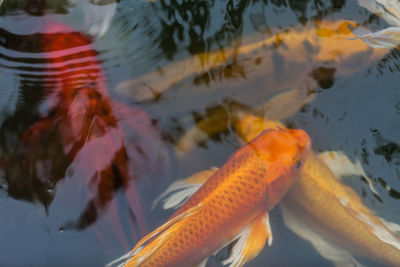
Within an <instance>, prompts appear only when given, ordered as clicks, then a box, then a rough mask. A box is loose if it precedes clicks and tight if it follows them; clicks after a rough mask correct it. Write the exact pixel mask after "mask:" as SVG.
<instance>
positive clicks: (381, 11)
mask: <svg viewBox="0 0 400 267" xmlns="http://www.w3.org/2000/svg"><path fill="white" fill-rule="evenodd" d="M358 4H359V5H360V6H362V7H364V8H366V9H368V10H369V11H370V12H372V13H375V14H376V15H378V16H380V17H382V18H383V19H384V20H385V21H386V22H387V23H389V24H390V25H392V26H400V3H399V1H398V0H358Z"/></svg>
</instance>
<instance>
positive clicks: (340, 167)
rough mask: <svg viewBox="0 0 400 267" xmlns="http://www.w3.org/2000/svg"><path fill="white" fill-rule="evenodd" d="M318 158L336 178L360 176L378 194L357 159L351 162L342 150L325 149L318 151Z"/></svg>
mask: <svg viewBox="0 0 400 267" xmlns="http://www.w3.org/2000/svg"><path fill="white" fill-rule="evenodd" d="M318 158H319V159H320V160H322V161H323V162H324V163H325V164H326V165H327V166H328V167H329V168H330V169H331V171H332V173H333V175H334V176H335V178H336V179H337V180H342V178H343V177H344V176H346V175H357V176H362V177H364V179H365V180H366V181H367V183H368V186H369V188H370V189H371V191H372V192H374V193H375V194H376V195H377V196H379V194H378V191H376V189H375V187H374V185H373V183H372V181H371V179H370V178H369V177H368V176H367V175H366V174H365V171H364V169H363V167H362V166H361V163H360V161H359V160H358V159H357V160H356V163H353V162H352V161H351V160H350V159H349V158H348V157H347V156H346V155H345V154H344V152H343V151H325V152H323V153H320V154H319V155H318Z"/></svg>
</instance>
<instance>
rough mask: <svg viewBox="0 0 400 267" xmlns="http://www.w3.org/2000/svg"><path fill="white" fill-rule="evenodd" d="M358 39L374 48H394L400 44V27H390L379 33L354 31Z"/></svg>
mask: <svg viewBox="0 0 400 267" xmlns="http://www.w3.org/2000/svg"><path fill="white" fill-rule="evenodd" d="M352 31H353V33H354V35H355V36H357V37H356V38H352V39H360V40H362V41H363V42H364V43H366V44H367V45H369V46H370V47H373V48H394V47H397V46H398V45H399V44H400V27H389V28H386V29H383V30H380V31H377V32H369V31H367V30H364V29H359V28H356V29H353V30H352Z"/></svg>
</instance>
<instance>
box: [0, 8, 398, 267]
mask: <svg viewBox="0 0 400 267" xmlns="http://www.w3.org/2000/svg"><path fill="white" fill-rule="evenodd" d="M348 24H351V25H356V24H357V25H362V26H363V27H365V28H368V29H371V30H379V29H382V28H384V27H388V26H389V25H388V24H387V23H386V22H385V21H384V20H382V19H381V18H380V17H378V16H376V15H375V14H373V13H371V12H369V11H368V10H366V9H365V8H363V7H360V6H359V5H358V3H357V1H345V0H338V1H335V0H330V1H317V0H315V1H311V0H301V1H294V0H293V1H290V0H276V1H274V0H270V1H268V0H254V1H244V0H243V1H242V0H197V1H186V0H181V1H175V0H169V1H168V0H151V1H150V0H149V1H142V0H138V1H128V0H120V1H112V0H109V1H89V0H76V1H68V0H42V1H29V0H12V1H9V0H4V2H3V3H2V4H1V6H0V86H1V88H0V168H1V171H0V214H2V215H1V217H0V218H1V219H0V266H104V265H105V264H106V263H108V262H110V261H111V260H113V259H115V258H117V257H119V256H120V255H122V254H124V253H126V252H127V251H128V250H130V249H132V248H133V246H134V245H135V244H136V242H138V240H139V239H140V238H141V237H143V236H144V235H145V234H147V233H149V232H150V231H151V230H153V229H155V228H156V227H158V226H159V225H161V224H162V223H163V222H165V220H166V219H168V217H169V216H170V215H171V214H172V211H169V210H166V211H164V210H162V208H161V207H156V208H155V209H152V208H151V206H152V203H153V201H154V199H156V197H157V196H158V195H160V194H161V193H162V192H163V191H165V190H166V188H167V187H168V186H169V185H170V184H171V183H172V182H174V181H176V180H178V179H182V178H185V177H187V176H189V175H191V174H193V173H195V172H198V171H201V170H204V169H208V168H210V167H211V166H221V165H222V164H223V163H224V162H225V161H226V160H227V159H228V157H229V156H230V155H231V154H233V153H234V152H235V151H236V150H237V149H238V148H239V147H240V146H241V143H240V142H239V141H238V138H237V134H236V132H235V129H234V128H233V127H231V125H230V120H231V119H232V118H233V117H234V116H235V112H236V111H237V110H238V109H239V110H246V111H248V110H251V111H257V112H258V114H260V113H262V115H265V116H270V117H271V118H273V119H278V120H281V121H282V122H283V123H284V124H285V125H287V126H289V127H291V128H301V129H304V130H305V131H306V132H307V133H308V134H309V135H310V137H311V139H312V143H313V150H314V151H316V152H323V151H327V150H334V151H343V152H344V153H345V154H346V155H347V156H348V157H349V159H350V160H352V161H353V162H356V161H357V160H358V161H360V163H361V166H362V167H363V168H364V170H365V173H366V175H367V176H368V177H369V178H370V181H371V184H372V186H370V185H369V184H368V183H367V180H366V179H365V177H360V176H355V177H347V178H345V179H343V180H342V182H343V183H345V184H347V185H349V186H350V187H352V188H353V190H354V191H355V192H356V193H357V194H358V195H359V196H360V197H361V199H362V202H363V204H364V205H365V206H367V207H368V208H370V209H371V210H373V211H374V212H375V213H376V214H377V215H378V216H380V217H382V218H384V219H385V220H388V221H391V222H394V223H398V224H400V205H399V204H400V91H399V71H400V52H399V50H397V49H396V48H395V49H391V50H390V49H386V48H381V49H377V48H375V49H373V48H370V47H368V46H367V45H365V44H364V43H363V42H362V41H360V40H349V38H350V37H352V35H350V34H351V33H350V32H349V30H348V28H347V25H348ZM293 90H298V91H295V92H296V93H295V94H293V92H294V91H293ZM283 93H288V94H287V95H286V97H282V98H279V96H282V94H283ZM284 101H287V104H285V103H286V102H284ZM271 103H274V104H271ZM215 118H216V119H215ZM207 119H211V120H212V119H215V121H212V123H208V124H205V125H207V127H205V126H204V125H203V124H201V123H202V121H204V120H207ZM270 216H271V217H270V222H271V228H272V232H273V236H274V241H273V244H272V246H271V247H268V248H266V249H264V250H263V251H262V252H261V253H260V255H259V256H258V257H256V258H255V259H254V260H253V261H251V262H249V263H248V264H247V265H246V266H304V265H309V264H314V265H315V266H333V263H332V262H330V261H329V260H327V259H325V258H323V257H322V256H321V255H320V254H319V253H318V252H317V251H316V250H315V249H314V247H313V246H312V245H311V244H310V243H309V242H307V241H304V240H303V239H301V238H300V237H299V236H297V235H296V234H295V233H293V232H292V231H290V230H289V229H288V228H287V227H286V225H285V224H284V222H283V220H282V217H281V211H280V209H279V208H275V209H274V210H273V211H272V212H271V213H270ZM225 253H226V252H225ZM222 254H223V253H222ZM222 254H218V255H217V256H216V257H214V258H212V259H211V260H210V261H209V263H208V265H207V266H222V263H221V261H222V258H223V256H224V255H222ZM357 259H358V260H359V261H360V262H362V263H363V264H365V265H367V266H375V264H376V263H375V262H374V261H373V260H371V259H367V258H357Z"/></svg>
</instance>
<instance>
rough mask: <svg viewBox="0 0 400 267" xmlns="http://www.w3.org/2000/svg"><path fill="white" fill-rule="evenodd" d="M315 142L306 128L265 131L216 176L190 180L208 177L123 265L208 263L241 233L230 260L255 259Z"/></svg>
mask: <svg viewBox="0 0 400 267" xmlns="http://www.w3.org/2000/svg"><path fill="white" fill-rule="evenodd" d="M310 147H311V141H310V138H309V136H308V135H307V134H306V133H305V132H304V131H302V130H288V129H286V130H282V129H278V130H271V131H265V132H263V133H261V134H260V135H259V136H258V137H256V138H255V139H254V140H252V141H251V142H250V143H248V144H247V145H245V146H244V147H242V148H241V149H239V150H238V151H237V152H236V153H235V154H234V155H232V156H231V157H230V158H229V159H228V161H227V162H226V163H225V164H224V165H223V166H222V167H221V168H220V169H219V170H218V171H217V172H216V173H215V174H214V175H212V176H211V177H209V176H207V175H199V176H197V177H192V178H191V179H189V180H186V181H185V182H186V183H187V185H189V184H190V183H193V184H198V183H202V182H204V180H207V178H208V177H209V179H208V180H207V181H206V182H205V183H204V185H203V186H201V188H200V189H199V190H198V191H197V192H195V193H194V195H193V196H192V197H190V198H189V199H188V200H187V201H186V202H185V203H184V204H183V205H182V206H181V207H180V208H179V209H178V210H177V211H176V212H175V213H174V214H173V215H172V217H171V218H170V219H169V220H168V221H167V222H166V223H165V224H164V225H162V226H160V227H159V228H157V229H156V230H155V231H153V232H152V233H150V234H149V235H147V236H146V237H144V238H143V239H142V240H141V241H140V242H139V243H138V244H137V245H136V246H135V248H134V249H133V250H132V252H130V253H129V254H127V255H125V256H123V259H125V258H127V260H126V262H125V263H124V264H123V266H130V267H137V266H140V267H146V266H151V267H155V266H165V267H167V266H171V267H172V266H192V265H195V264H200V266H204V264H205V263H206V261H207V258H208V256H209V255H210V254H211V253H213V252H215V251H218V250H219V249H220V248H221V247H223V246H225V245H227V244H228V243H229V242H231V241H233V240H236V239H238V238H239V240H238V242H237V243H236V245H235V248H233V253H232V254H233V255H232V256H231V257H230V258H229V259H227V260H226V261H225V263H231V266H241V265H243V264H244V263H246V262H247V261H249V260H251V259H252V258H254V257H255V256H256V255H257V254H258V253H259V252H260V251H261V249H262V248H263V247H264V245H265V243H266V241H267V240H268V243H269V244H271V242H272V235H271V231H270V226H269V219H268V211H270V210H272V209H273V208H274V206H275V205H276V204H277V203H278V202H279V201H280V200H281V198H282V197H283V196H284V195H286V193H287V192H288V190H289V188H290V187H291V185H292V184H293V183H294V182H295V181H296V180H297V177H298V174H299V172H300V170H301V168H302V165H303V164H302V163H303V162H304V161H305V159H306V156H307V154H308V152H309V150H310ZM204 174H207V172H206V173H204ZM179 195H180V194H179V193H177V195H176V197H177V198H179V197H180V196H179ZM202 264H203V265H202Z"/></svg>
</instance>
